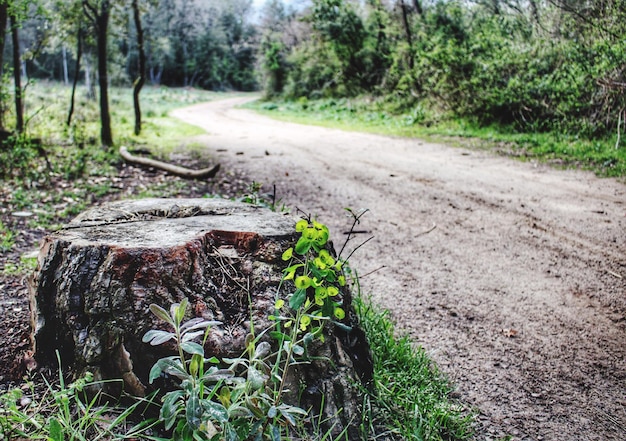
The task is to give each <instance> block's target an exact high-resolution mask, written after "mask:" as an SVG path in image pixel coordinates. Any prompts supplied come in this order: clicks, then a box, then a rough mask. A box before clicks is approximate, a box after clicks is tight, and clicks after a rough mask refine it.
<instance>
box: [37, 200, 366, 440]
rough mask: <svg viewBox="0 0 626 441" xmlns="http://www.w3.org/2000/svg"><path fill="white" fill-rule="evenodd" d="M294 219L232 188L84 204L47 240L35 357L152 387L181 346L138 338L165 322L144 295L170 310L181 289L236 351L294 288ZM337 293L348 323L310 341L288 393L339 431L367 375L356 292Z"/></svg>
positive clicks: (136, 387) (351, 426)
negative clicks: (233, 196)
mask: <svg viewBox="0 0 626 441" xmlns="http://www.w3.org/2000/svg"><path fill="white" fill-rule="evenodd" d="M295 221H296V220H295V219H293V218H290V217H287V216H284V215H283V214H280V213H274V212H272V211H270V210H268V209H264V208H261V207H257V206H253V205H249V204H243V203H239V202H233V201H229V200H225V199H145V200H132V201H119V202H114V203H109V204H106V205H104V206H101V207H99V208H94V209H92V210H90V211H88V212H86V213H83V214H81V215H80V216H78V217H77V218H76V219H74V220H73V221H72V222H71V223H70V224H69V225H67V226H65V227H64V228H63V229H61V230H60V231H58V232H55V233H53V234H52V235H50V236H48V237H47V238H45V239H44V241H43V244H42V248H41V251H40V255H39V262H38V268H37V270H36V271H35V275H34V277H33V280H32V283H31V285H30V287H31V291H30V292H31V302H32V304H33V305H34V307H33V309H32V311H33V329H34V342H35V357H36V360H37V361H38V363H40V364H44V365H45V364H49V363H50V364H55V363H56V355H55V354H56V351H58V353H59V354H60V356H61V360H62V363H63V366H64V372H66V371H69V372H74V373H76V375H81V373H83V372H85V371H87V370H88V371H90V372H92V373H93V374H94V376H95V377H96V378H99V379H100V378H101V379H111V378H122V379H124V382H125V386H124V387H125V390H126V391H127V392H130V393H134V394H143V393H146V392H148V391H149V386H148V375H149V371H150V369H151V367H152V365H153V364H154V363H155V362H156V360H157V359H159V358H162V357H164V356H168V355H173V354H175V353H176V352H175V348H173V347H164V346H150V345H148V344H145V343H143V342H142V336H143V335H144V334H145V332H146V331H148V330H150V329H164V327H165V326H166V325H165V324H164V323H163V322H161V321H160V320H158V319H157V318H156V317H154V316H153V315H152V314H150V312H149V306H150V304H153V303H154V304H157V305H159V306H161V307H163V308H165V309H169V307H170V306H171V305H172V304H173V303H175V302H180V301H181V300H183V299H184V298H187V299H188V300H189V303H190V305H191V312H190V317H189V318H192V317H203V318H204V319H207V320H218V321H220V322H221V323H222V324H221V325H219V326H215V327H213V328H211V331H210V333H209V335H208V337H207V339H206V343H205V345H204V348H205V353H206V356H207V357H211V356H216V357H219V358H224V357H239V356H240V355H241V354H242V353H244V351H245V350H246V348H247V336H248V335H249V334H250V333H251V332H253V333H254V335H265V336H266V338H267V340H268V342H270V344H272V340H271V339H269V337H268V335H269V334H268V333H267V330H268V329H273V328H274V326H275V323H274V322H273V321H272V320H271V319H270V316H271V315H273V314H275V313H276V310H275V302H276V300H277V298H284V297H285V296H286V295H287V290H286V289H285V285H286V284H285V283H284V282H282V276H283V272H282V271H283V269H284V267H285V266H286V263H285V262H283V260H282V259H281V256H282V253H283V252H284V251H285V250H286V249H287V248H288V247H291V246H293V245H294V244H295V242H296V240H297V235H296V233H295V230H294V225H295ZM340 296H342V297H341V298H342V302H343V308H344V310H345V311H346V318H345V319H343V320H342V323H343V325H342V326H336V325H333V324H332V323H329V324H328V325H327V326H326V327H325V331H324V332H325V337H326V338H325V340H324V342H321V341H316V343H315V344H312V345H310V346H309V353H310V355H311V358H312V360H311V362H310V363H307V364H302V365H299V366H297V367H296V368H295V369H296V371H294V372H293V373H292V375H291V376H289V378H288V379H287V383H288V385H287V388H288V389H289V390H291V391H292V392H291V393H290V394H288V397H287V398H288V399H289V400H290V404H298V405H300V406H301V407H302V408H305V409H309V408H312V409H313V411H314V412H315V411H317V410H320V409H321V410H322V412H321V413H322V417H320V419H319V420H320V421H327V422H328V424H329V425H330V426H332V428H331V430H332V431H333V433H335V432H341V431H342V430H343V429H344V428H345V429H346V431H347V432H348V433H349V434H350V435H355V436H356V434H357V433H358V431H357V429H356V428H357V427H358V424H359V422H360V406H359V400H358V390H357V389H358V388H357V386H356V384H358V383H359V382H361V381H366V380H367V379H369V378H371V357H370V356H369V346H368V344H367V341H366V339H364V334H363V331H361V330H360V328H358V325H357V321H356V317H355V316H354V310H353V308H352V305H351V293H350V291H349V290H347V289H344V290H343V292H342V293H341V294H340ZM188 314H189V313H188ZM252 329H253V330H254V331H252ZM274 346H275V343H274ZM322 360H324V361H322ZM116 384H117V383H115V382H105V383H102V385H103V387H107V386H108V387H115V385H116ZM300 387H302V388H303V389H300ZM299 390H302V393H299ZM109 392H111V391H109ZM297 401H299V402H298V403H296V402H297ZM338 410H343V411H341V412H338ZM349 439H356V438H353V437H352V436H350V437H349Z"/></svg>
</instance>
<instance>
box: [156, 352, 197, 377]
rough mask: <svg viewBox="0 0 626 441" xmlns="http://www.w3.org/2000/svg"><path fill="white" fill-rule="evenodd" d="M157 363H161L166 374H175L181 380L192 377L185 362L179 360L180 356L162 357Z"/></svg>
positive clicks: (161, 367) (160, 366) (160, 365)
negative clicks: (185, 366)
mask: <svg viewBox="0 0 626 441" xmlns="http://www.w3.org/2000/svg"><path fill="white" fill-rule="evenodd" d="M156 364H157V365H159V368H160V369H161V371H163V372H165V373H166V374H169V375H173V376H174V377H176V378H180V379H181V380H187V379H189V378H190V377H189V374H188V373H187V371H186V370H185V368H184V366H183V364H182V363H181V361H180V360H178V357H168V358H161V359H160V360H158V361H157V362H156Z"/></svg>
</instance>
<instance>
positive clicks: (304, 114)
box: [247, 98, 626, 178]
mask: <svg viewBox="0 0 626 441" xmlns="http://www.w3.org/2000/svg"><path fill="white" fill-rule="evenodd" d="M247 106H248V107H249V108H252V109H254V110H256V111H258V112H260V113H262V114H265V115H268V116H271V117H273V118H276V119H280V120H284V121H290V122H297V123H302V124H315V125H321V126H325V127H332V128H339V129H343V130H353V131H362V132H370V133H378V134H383V135H391V136H402V137H414V138H423V139H426V140H430V141H434V142H445V143H447V144H452V145H456V146H465V147H472V148H482V149H490V150H494V151H497V152H499V153H501V154H506V155H510V156H513V157H516V158H518V159H520V160H525V161H528V160H538V161H543V162H547V163H550V164H552V165H554V166H557V167H569V168H582V169H585V170H591V171H593V172H595V173H596V174H597V175H599V176H606V177H620V178H624V177H626V145H625V144H624V143H625V142H626V141H624V139H622V140H621V145H620V146H618V147H617V148H616V139H605V140H589V139H580V138H578V137H576V136H572V135H565V134H559V133H518V132H515V131H513V130H511V129H510V128H507V127H493V126H492V127H480V126H478V125H477V124H475V123H473V122H470V121H464V120H458V119H452V118H449V117H447V116H446V115H445V114H444V113H443V112H436V111H432V110H430V109H428V108H426V107H422V106H421V105H415V106H413V107H412V108H411V109H410V110H402V109H398V108H394V107H391V106H390V105H389V104H386V103H382V102H379V101H376V100H372V99H368V98H355V99H345V98H343V99H320V100H315V101H309V100H306V99H300V100H297V101H281V102H271V101H265V102H264V101H256V102H253V103H249V104H248V105H247ZM623 138H626V137H623Z"/></svg>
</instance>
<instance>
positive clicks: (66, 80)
mask: <svg viewBox="0 0 626 441" xmlns="http://www.w3.org/2000/svg"><path fill="white" fill-rule="evenodd" d="M62 53H63V84H65V85H66V86H67V85H68V84H69V83H70V79H69V73H68V69H67V49H66V48H65V45H63V48H62Z"/></svg>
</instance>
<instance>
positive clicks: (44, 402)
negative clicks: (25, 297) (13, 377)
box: [0, 297, 474, 441]
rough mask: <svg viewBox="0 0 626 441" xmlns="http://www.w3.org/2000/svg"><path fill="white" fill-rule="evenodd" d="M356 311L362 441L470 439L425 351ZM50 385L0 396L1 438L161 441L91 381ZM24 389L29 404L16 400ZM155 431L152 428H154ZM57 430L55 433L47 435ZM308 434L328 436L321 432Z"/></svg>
mask: <svg viewBox="0 0 626 441" xmlns="http://www.w3.org/2000/svg"><path fill="white" fill-rule="evenodd" d="M354 304H355V309H356V312H357V315H358V316H359V319H360V324H361V327H362V329H363V330H364V331H365V333H366V335H367V337H368V340H369V343H370V346H371V349H372V353H373V360H374V375H373V381H374V389H365V388H363V389H362V395H363V406H362V409H363V420H362V422H361V429H362V433H363V439H364V440H369V439H375V438H380V439H385V440H407V441H410V440H415V441H418V440H420V441H421V440H428V441H443V440H446V441H452V440H458V441H461V440H469V439H472V436H473V428H472V426H473V422H474V415H473V413H472V412H471V411H469V410H468V409H467V408H466V407H465V406H463V405H462V404H461V403H459V402H457V401H455V400H453V399H451V398H450V393H451V392H452V391H453V387H452V386H451V384H450V382H449V381H448V379H447V378H446V377H445V376H444V375H443V374H442V373H441V372H440V371H439V370H438V369H437V367H436V366H435V364H434V363H433V362H432V360H431V359H430V358H429V356H428V355H427V354H426V352H425V351H424V349H422V348H419V347H415V346H414V345H413V342H412V341H411V340H410V338H409V337H407V336H401V337H397V332H396V329H395V325H394V323H393V322H392V321H391V320H390V318H389V315H388V312H387V311H384V310H381V309H379V308H378V307H376V306H374V305H372V304H371V303H367V302H365V301H363V300H362V299H361V298H360V297H358V298H356V299H355V302H354ZM59 378H60V381H59V384H58V385H57V386H53V385H51V384H50V383H48V382H46V390H45V391H44V393H43V394H40V395H39V396H36V392H35V391H34V389H33V384H32V383H25V384H24V387H22V388H15V389H12V390H9V391H7V392H5V393H3V394H0V404H1V405H2V407H3V408H4V411H3V412H0V440H2V439H14V438H13V437H15V436H18V437H19V436H23V437H26V438H28V439H48V440H54V441H56V440H57V439H58V440H61V439H65V438H63V435H67V436H70V437H71V439H76V440H83V439H84V440H86V439H96V438H102V439H165V438H156V437H154V436H153V433H154V432H152V431H150V430H149V429H150V428H151V427H153V423H151V422H149V421H148V422H146V423H144V424H138V425H137V424H134V423H133V422H132V421H133V418H135V417H133V412H134V411H135V410H136V409H139V407H140V406H141V405H142V401H141V400H140V401H137V402H135V404H133V405H132V406H131V407H129V408H123V407H118V406H117V405H116V404H107V403H104V404H102V403H99V402H98V401H97V399H96V398H87V397H86V396H85V395H84V394H83V389H86V388H87V387H88V386H89V385H96V386H97V382H96V383H92V380H93V379H91V378H89V377H86V378H81V379H79V380H77V381H76V382H74V383H71V384H69V385H66V384H65V383H64V381H63V376H62V375H60V377H59ZM24 390H26V391H27V392H28V396H26V398H28V399H29V400H30V399H31V398H30V397H32V398H34V399H33V400H32V402H28V404H27V405H23V401H22V399H23V398H24V397H25V395H24ZM155 429H156V430H158V427H155ZM55 431H56V433H57V435H56V437H55V434H54V432H55ZM312 439H330V438H328V433H321V434H319V437H317V436H315V435H314V436H313V438H312Z"/></svg>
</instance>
